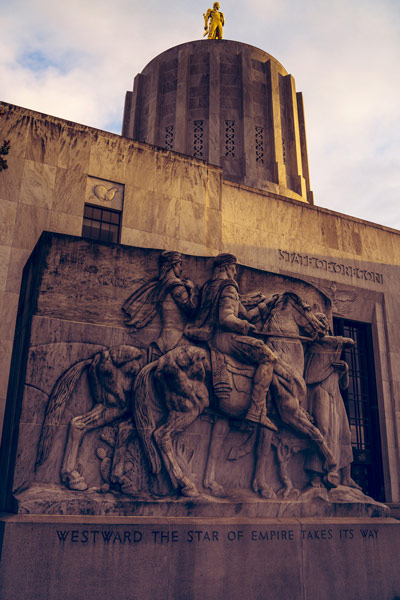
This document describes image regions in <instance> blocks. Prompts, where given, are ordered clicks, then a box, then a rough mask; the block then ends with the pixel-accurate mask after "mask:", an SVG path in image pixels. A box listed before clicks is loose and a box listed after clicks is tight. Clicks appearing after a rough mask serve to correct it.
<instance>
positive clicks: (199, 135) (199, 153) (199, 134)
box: [193, 120, 204, 158]
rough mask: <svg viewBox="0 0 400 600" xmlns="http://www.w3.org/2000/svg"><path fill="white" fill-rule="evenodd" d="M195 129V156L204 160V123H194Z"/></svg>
mask: <svg viewBox="0 0 400 600" xmlns="http://www.w3.org/2000/svg"><path fill="white" fill-rule="evenodd" d="M193 127H194V128H193V156H195V157H196V158H202V157H203V150H204V121H203V120H199V121H194V125H193Z"/></svg>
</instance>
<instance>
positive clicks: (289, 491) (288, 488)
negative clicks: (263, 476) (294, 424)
mask: <svg viewBox="0 0 400 600" xmlns="http://www.w3.org/2000/svg"><path fill="white" fill-rule="evenodd" d="M284 454H286V456H284ZM290 456H291V452H290V451H289V452H286V453H284V452H282V443H281V442H280V443H279V444H277V446H276V457H277V459H278V469H279V479H280V480H281V482H282V487H281V489H280V490H278V495H279V496H282V497H283V498H285V499H286V498H288V497H289V496H292V498H293V497H296V498H298V496H299V493H300V492H299V490H296V489H295V488H294V487H293V483H292V480H291V479H290V477H289V472H288V468H287V466H288V460H289V458H290Z"/></svg>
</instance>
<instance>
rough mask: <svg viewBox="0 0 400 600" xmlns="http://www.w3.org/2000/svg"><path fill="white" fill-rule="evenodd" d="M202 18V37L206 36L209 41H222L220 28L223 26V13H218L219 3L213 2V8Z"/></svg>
mask: <svg viewBox="0 0 400 600" xmlns="http://www.w3.org/2000/svg"><path fill="white" fill-rule="evenodd" d="M203 17H204V29H205V30H206V31H205V33H204V35H203V37H205V36H206V35H207V34H208V36H207V37H208V39H209V40H222V27H223V26H224V25H225V18H224V13H222V12H220V11H219V2H214V4H213V7H212V8H209V9H208V11H207V12H206V13H204V14H203Z"/></svg>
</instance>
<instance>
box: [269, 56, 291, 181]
mask: <svg viewBox="0 0 400 600" xmlns="http://www.w3.org/2000/svg"><path fill="white" fill-rule="evenodd" d="M266 74H267V77H269V83H270V86H271V113H272V114H271V116H272V131H271V134H272V139H271V145H272V157H273V164H272V174H273V181H274V183H277V184H279V185H282V186H284V187H286V166H285V163H284V160H283V146H282V123H281V101H280V91H279V73H278V70H277V68H276V66H275V65H274V64H273V63H272V61H271V60H269V61H268V62H267V73H266Z"/></svg>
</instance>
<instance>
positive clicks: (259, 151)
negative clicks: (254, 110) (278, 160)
mask: <svg viewBox="0 0 400 600" xmlns="http://www.w3.org/2000/svg"><path fill="white" fill-rule="evenodd" d="M256 162H258V163H261V164H263V163H264V127H257V126H256Z"/></svg>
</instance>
